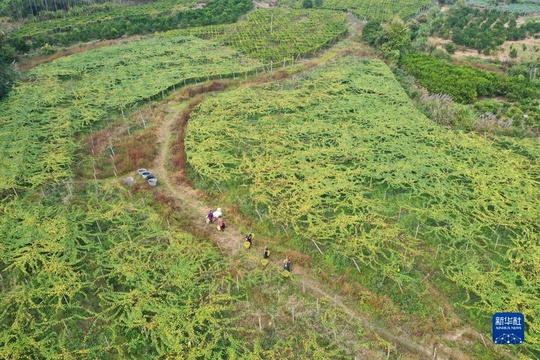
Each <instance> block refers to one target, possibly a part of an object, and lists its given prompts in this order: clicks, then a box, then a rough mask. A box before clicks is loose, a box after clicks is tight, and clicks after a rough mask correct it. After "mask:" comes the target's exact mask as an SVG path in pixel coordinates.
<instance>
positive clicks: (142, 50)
mask: <svg viewBox="0 0 540 360" xmlns="http://www.w3.org/2000/svg"><path fill="white" fill-rule="evenodd" d="M259 66H261V64H260V63H259V62H258V61H255V60H251V59H249V58H245V57H243V56H240V55H239V54H238V53H237V52H235V51H233V50H231V49H228V48H225V47H220V46H218V45H216V44H215V43H212V42H209V41H205V40H201V39H197V38H192V37H173V36H168V37H155V38H151V39H146V40H141V41H139V42H132V43H129V44H125V45H120V46H110V47H106V48H101V49H96V50H93V51H88V52H85V53H81V54H76V55H72V56H69V57H64V58H61V59H58V60H57V61H54V62H52V63H47V64H43V65H40V66H38V67H36V68H34V69H33V70H31V71H30V72H28V73H27V76H28V80H27V81H25V82H23V83H21V84H20V86H18V87H16V88H15V89H14V90H13V91H12V92H11V93H10V95H9V96H8V98H7V99H6V100H5V101H4V103H3V105H4V106H2V107H0V119H2V121H1V122H0V129H1V131H0V142H1V143H2V144H4V146H3V154H4V156H2V157H1V158H0V165H1V166H0V167H1V168H2V169H3V172H2V174H1V175H0V178H1V180H2V181H1V185H0V190H5V189H10V188H19V187H35V186H38V185H41V184H44V183H49V182H56V181H61V180H62V179H65V178H66V177H70V176H71V170H70V166H71V164H72V163H73V151H74V149H75V147H76V146H75V143H74V139H73V136H74V134H75V133H78V132H81V131H87V130H88V129H89V128H91V127H92V126H95V124H96V123H98V124H99V122H102V121H104V120H106V119H107V118H108V116H110V115H109V114H110V113H113V114H118V112H119V111H123V110H124V109H126V110H127V109H129V108H132V107H135V106H137V105H138V104H141V103H143V102H146V101H148V100H151V99H155V98H158V97H161V96H162V94H163V92H164V91H168V90H169V89H172V88H173V87H175V86H180V85H182V86H183V85H184V84H186V83H193V82H199V81H206V80H207V79H212V78H216V77H219V76H225V77H227V76H233V74H235V73H236V74H246V73H249V72H251V71H255V69H256V68H257V67H259ZM23 163H24V164H25V166H24V167H21V166H20V164H23Z"/></svg>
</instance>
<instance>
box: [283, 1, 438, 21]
mask: <svg viewBox="0 0 540 360" xmlns="http://www.w3.org/2000/svg"><path fill="white" fill-rule="evenodd" d="M303 1H304V0H286V1H284V2H283V3H284V4H287V5H289V6H291V7H294V8H300V7H302V5H303ZM430 6H431V2H430V1H428V0H385V1H380V0H361V1H358V0H324V5H323V7H324V8H325V9H333V10H342V11H351V12H352V13H353V14H355V15H356V16H358V17H359V18H361V19H365V20H369V21H372V20H378V21H383V20H390V19H392V18H393V17H395V16H398V17H400V18H410V17H412V16H414V15H415V14H416V13H418V12H420V11H422V10H424V9H427V8H429V7H430ZM316 7H317V5H316Z"/></svg>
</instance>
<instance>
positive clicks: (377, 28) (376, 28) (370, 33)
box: [362, 21, 383, 46]
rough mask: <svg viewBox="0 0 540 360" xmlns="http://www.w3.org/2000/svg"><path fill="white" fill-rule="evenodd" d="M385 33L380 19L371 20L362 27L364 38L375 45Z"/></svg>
mask: <svg viewBox="0 0 540 360" xmlns="http://www.w3.org/2000/svg"><path fill="white" fill-rule="evenodd" d="M382 33H383V28H382V26H381V23H380V22H378V21H369V22H368V23H367V24H366V25H365V26H364V28H363V29H362V39H363V40H365V41H367V42H368V44H369V45H372V46H375V45H377V43H378V40H379V38H380V37H381V35H382Z"/></svg>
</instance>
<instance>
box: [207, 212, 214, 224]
mask: <svg viewBox="0 0 540 360" xmlns="http://www.w3.org/2000/svg"><path fill="white" fill-rule="evenodd" d="M206 222H208V223H210V224H212V223H213V222H214V211H213V210H212V209H210V211H209V212H208V215H206Z"/></svg>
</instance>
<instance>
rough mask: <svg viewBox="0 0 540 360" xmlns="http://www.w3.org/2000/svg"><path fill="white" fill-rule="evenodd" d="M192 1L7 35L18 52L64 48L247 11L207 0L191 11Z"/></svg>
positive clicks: (232, 2)
mask: <svg viewBox="0 0 540 360" xmlns="http://www.w3.org/2000/svg"><path fill="white" fill-rule="evenodd" d="M194 5H195V1H194V0H182V2H181V3H180V4H179V3H178V1H175V0H160V1H156V2H152V3H149V4H147V5H141V6H122V7H113V8H111V9H109V10H110V11H107V12H96V13H92V14H90V15H81V16H72V17H67V18H61V19H55V20H50V21H45V22H38V23H33V24H26V25H24V26H23V27H21V28H20V29H18V30H15V31H13V32H11V33H10V34H9V37H8V41H9V43H10V44H11V45H12V46H13V47H14V48H16V49H17V50H18V51H19V52H26V51H28V50H29V49H36V48H40V47H42V46H44V45H45V44H46V43H48V44H50V45H68V44H73V43H76V42H85V41H89V40H94V39H113V38H117V37H120V36H122V35H134V34H148V33H153V32H156V31H166V30H171V29H177V28H186V27H191V26H201V25H212V24H218V23H229V22H234V21H236V20H237V19H238V17H239V16H240V15H241V14H243V13H245V12H247V11H248V10H249V9H251V6H252V3H251V2H250V1H247V0H211V1H208V2H206V4H205V6H203V7H201V8H192V7H193V6H194Z"/></svg>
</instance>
